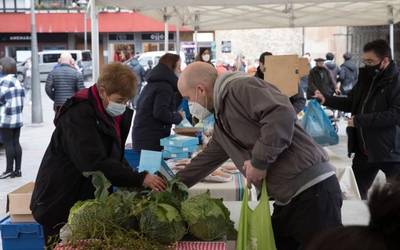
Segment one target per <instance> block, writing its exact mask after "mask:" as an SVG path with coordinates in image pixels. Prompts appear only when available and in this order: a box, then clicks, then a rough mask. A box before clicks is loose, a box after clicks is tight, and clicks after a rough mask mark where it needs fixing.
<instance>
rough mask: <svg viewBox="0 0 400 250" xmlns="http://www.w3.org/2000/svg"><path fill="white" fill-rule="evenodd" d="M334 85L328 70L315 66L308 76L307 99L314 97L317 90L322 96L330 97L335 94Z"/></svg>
mask: <svg viewBox="0 0 400 250" xmlns="http://www.w3.org/2000/svg"><path fill="white" fill-rule="evenodd" d="M335 87H336V84H335V83H334V82H333V80H332V77H331V74H330V72H329V70H327V69H326V68H325V67H317V66H315V67H314V68H313V69H312V70H311V71H310V74H309V76H308V89H307V99H310V98H312V97H313V96H314V94H315V91H316V90H319V91H320V92H321V93H322V94H324V96H332V95H333V93H335Z"/></svg>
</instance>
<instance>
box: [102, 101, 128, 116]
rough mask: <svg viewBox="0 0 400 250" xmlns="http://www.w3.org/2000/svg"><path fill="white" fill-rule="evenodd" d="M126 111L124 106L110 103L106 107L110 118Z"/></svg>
mask: <svg viewBox="0 0 400 250" xmlns="http://www.w3.org/2000/svg"><path fill="white" fill-rule="evenodd" d="M125 110H126V105H124V104H120V103H116V102H112V101H110V102H109V103H108V106H107V107H106V112H107V113H108V114H109V115H110V116H111V117H116V116H120V115H122V114H123V113H124V112H125Z"/></svg>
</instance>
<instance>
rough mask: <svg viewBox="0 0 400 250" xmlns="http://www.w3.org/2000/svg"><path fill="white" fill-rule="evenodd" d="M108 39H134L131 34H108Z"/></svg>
mask: <svg viewBox="0 0 400 250" xmlns="http://www.w3.org/2000/svg"><path fill="white" fill-rule="evenodd" d="M108 38H109V40H110V41H132V40H133V39H134V36H133V34H110V35H109V37H108Z"/></svg>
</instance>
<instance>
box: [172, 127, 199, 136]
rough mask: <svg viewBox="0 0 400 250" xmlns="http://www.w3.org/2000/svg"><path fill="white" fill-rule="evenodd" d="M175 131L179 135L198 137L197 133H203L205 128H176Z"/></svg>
mask: <svg viewBox="0 0 400 250" xmlns="http://www.w3.org/2000/svg"><path fill="white" fill-rule="evenodd" d="M174 131H175V133H176V134H178V135H185V136H196V135H197V133H199V132H200V133H201V132H203V128H174Z"/></svg>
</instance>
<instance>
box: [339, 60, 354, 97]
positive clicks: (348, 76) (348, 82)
mask: <svg viewBox="0 0 400 250" xmlns="http://www.w3.org/2000/svg"><path fill="white" fill-rule="evenodd" d="M351 57H352V56H351V54H350V53H345V54H344V55H343V59H344V63H343V64H342V65H340V71H339V82H340V92H341V93H342V94H343V95H348V94H349V93H350V91H351V90H352V89H353V87H354V85H355V84H356V83H357V78H358V72H357V66H356V65H355V64H354V63H353V62H352V61H351Z"/></svg>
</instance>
